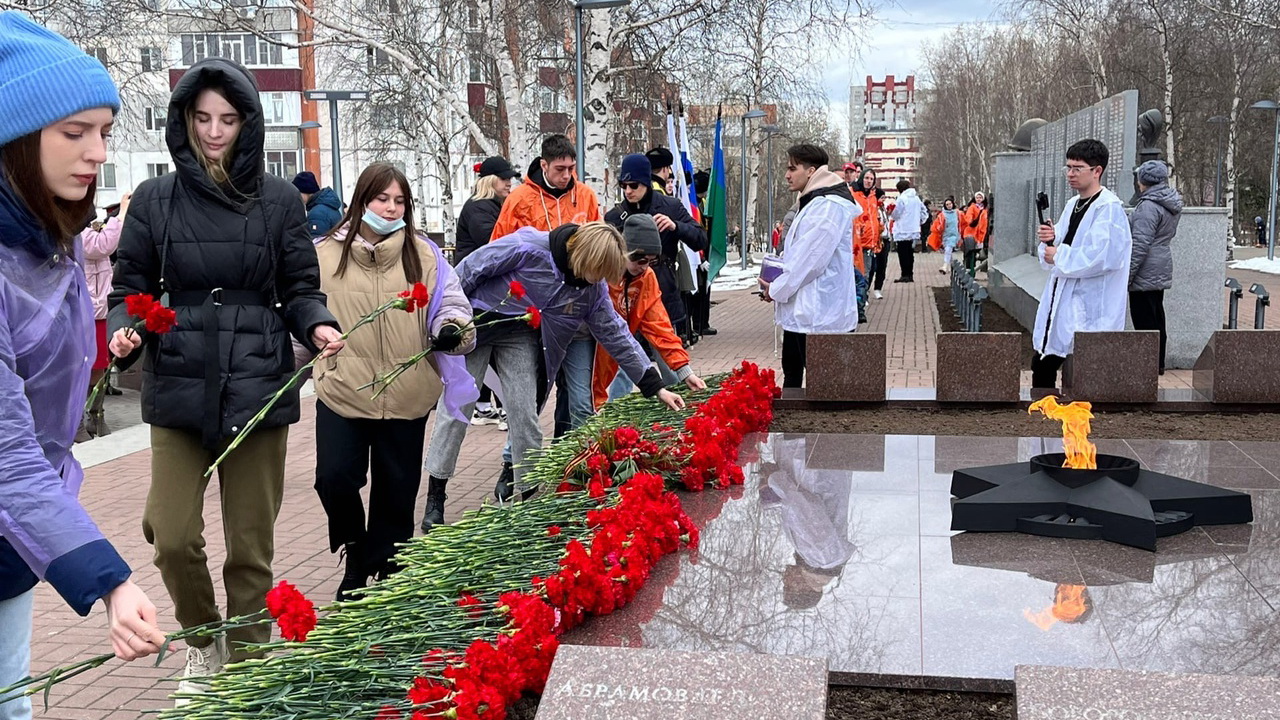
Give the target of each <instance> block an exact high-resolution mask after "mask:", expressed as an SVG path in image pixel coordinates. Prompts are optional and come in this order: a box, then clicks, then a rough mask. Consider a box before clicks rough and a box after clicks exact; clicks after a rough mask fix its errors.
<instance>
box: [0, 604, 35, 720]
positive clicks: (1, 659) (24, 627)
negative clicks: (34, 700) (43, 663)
mask: <svg viewBox="0 0 1280 720" xmlns="http://www.w3.org/2000/svg"><path fill="white" fill-rule="evenodd" d="M35 597H36V591H35V590H34V589H32V590H28V591H26V592H24V593H22V594H21V595H19V596H18V597H16V598H12V599H10V600H0V687H6V686H9V685H12V684H13V683H15V682H17V681H19V680H21V679H22V678H24V677H26V676H27V673H28V672H30V668H31V623H32V619H31V608H32V605H33V602H34V600H35ZM0 720H31V699H30V698H21V699H18V700H10V701H9V702H0Z"/></svg>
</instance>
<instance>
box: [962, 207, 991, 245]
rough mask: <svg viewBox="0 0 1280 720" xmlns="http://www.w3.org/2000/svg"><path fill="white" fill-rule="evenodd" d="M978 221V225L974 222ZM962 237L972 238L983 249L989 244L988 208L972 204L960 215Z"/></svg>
mask: <svg viewBox="0 0 1280 720" xmlns="http://www.w3.org/2000/svg"><path fill="white" fill-rule="evenodd" d="M974 220H977V221H978V223H977V225H974V224H973V221H974ZM960 236H961V237H967V238H968V237H971V238H973V239H974V240H976V241H977V242H978V246H979V247H981V246H982V245H983V244H985V243H986V242H987V208H986V206H985V205H983V206H979V205H977V204H974V203H970V204H969V207H967V208H965V211H964V212H963V213H961V214H960Z"/></svg>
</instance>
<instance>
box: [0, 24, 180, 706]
mask: <svg viewBox="0 0 1280 720" xmlns="http://www.w3.org/2000/svg"><path fill="white" fill-rule="evenodd" d="M0 108H4V111H3V112H0V687H4V686H7V685H10V684H12V683H14V682H17V681H18V680H21V679H22V678H23V677H25V676H26V675H27V674H28V668H29V665H30V661H31V628H32V598H33V597H34V594H35V591H34V590H33V588H34V587H35V585H36V582H37V581H38V580H45V581H47V582H48V583H49V584H50V585H52V586H53V588H54V589H55V590H57V591H58V594H59V595H61V596H62V598H63V599H64V600H65V601H66V602H67V604H68V605H70V606H71V607H72V609H74V610H75V611H76V612H77V613H79V614H80V615H88V614H89V611H90V610H91V609H93V606H94V604H95V603H96V602H97V601H98V600H99V599H101V600H103V601H104V602H105V604H106V610H107V623H108V625H109V626H110V637H111V645H112V649H113V650H114V651H115V653H116V655H117V656H118V657H120V658H121V659H123V660H135V659H137V658H140V657H143V656H145V655H150V654H151V653H154V652H157V651H158V650H159V649H160V646H161V645H162V644H163V643H164V634H163V633H162V632H160V631H159V630H158V629H156V609H155V606H154V605H152V604H151V602H150V601H149V600H148V599H147V596H146V595H145V594H143V592H142V590H140V589H139V588H138V587H137V586H136V585H134V584H133V582H132V581H130V580H129V575H130V572H131V571H130V569H129V566H128V565H127V564H126V563H125V561H124V559H123V558H121V557H120V554H119V553H117V552H116V550H115V548H113V547H112V546H111V543H109V542H108V541H107V540H106V539H105V538H104V537H103V536H102V533H101V532H100V531H99V530H98V527H97V526H96V525H94V523H93V520H91V519H90V518H89V515H88V513H86V512H85V509H84V507H83V506H81V505H80V502H79V500H77V499H76V494H77V492H78V491H79V490H80V483H81V481H83V479H84V471H83V470H81V468H80V464H79V463H77V462H76V459H75V458H74V457H72V455H71V444H72V441H73V439H74V438H75V435H76V428H77V426H79V424H80V418H81V415H82V413H83V412H84V399H85V396H86V394H87V392H88V386H89V372H90V370H91V369H92V368H93V360H94V355H95V353H96V345H95V342H94V327H93V299H92V297H91V296H90V294H89V287H88V284H87V282H86V280H85V274H84V253H83V250H82V248H81V246H80V242H79V239H78V237H77V235H76V234H77V233H78V232H79V231H80V229H81V228H83V227H84V224H85V218H87V217H88V216H89V214H90V213H91V212H92V211H93V196H94V190H95V183H96V181H97V176H98V168H99V167H100V166H101V165H102V163H103V162H105V161H106V158H107V149H106V138H107V135H108V133H109V132H110V130H111V126H112V123H113V122H114V119H115V113H116V111H117V110H119V108H120V97H119V95H118V94H117V93H116V88H115V85H114V84H113V83H112V81H111V77H110V76H109V75H108V74H107V71H106V69H105V68H104V67H103V66H102V64H101V63H99V62H98V61H97V60H94V59H93V58H91V57H89V56H88V55H86V54H85V53H84V52H83V51H82V50H80V49H79V48H77V47H76V46H74V45H72V44H71V43H70V42H68V41H67V40H66V39H64V38H62V37H61V36H59V35H57V34H55V33H53V32H51V31H49V30H46V29H45V28H43V27H40V26H39V25H36V24H35V23H33V22H31V21H30V20H28V19H27V18H26V17H25V16H23V15H21V14H19V13H17V12H5V13H0ZM30 717H31V704H30V702H29V701H28V700H27V699H25V698H22V699H9V700H8V701H5V699H4V698H0V720H26V719H27V718H30Z"/></svg>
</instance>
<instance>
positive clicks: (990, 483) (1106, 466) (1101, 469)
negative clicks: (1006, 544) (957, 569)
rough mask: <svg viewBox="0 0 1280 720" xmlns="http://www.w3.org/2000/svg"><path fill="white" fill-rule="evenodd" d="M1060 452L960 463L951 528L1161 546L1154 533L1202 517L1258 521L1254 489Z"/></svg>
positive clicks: (1180, 528)
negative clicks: (1070, 460)
mask: <svg viewBox="0 0 1280 720" xmlns="http://www.w3.org/2000/svg"><path fill="white" fill-rule="evenodd" d="M1065 460H1066V456H1065V455H1064V454H1062V453H1050V454H1047V455H1037V456H1036V457H1033V458H1031V460H1030V462H1025V463H1012V464H1009V465H990V466H987V467H978V468H969V469H965V470H956V471H955V473H953V474H952V476H951V494H952V495H955V496H956V497H957V498H959V499H957V500H956V501H955V502H954V503H952V508H951V510H952V512H951V529H952V530H968V531H973V532H1014V531H1017V532H1024V533H1028V534H1031V535H1045V536H1048V537H1061V538H1101V539H1103V540H1110V541H1111V542H1115V543H1120V544H1122V545H1131V546H1133V547H1138V548H1143V549H1144V550H1155V549H1156V538H1158V537H1167V536H1169V535H1176V534H1178V533H1180V532H1186V531H1187V530H1190V529H1191V528H1193V527H1195V526H1196V525H1234V524H1237V523H1247V522H1252V521H1253V502H1252V499H1251V498H1250V497H1249V495H1248V494H1246V493H1242V492H1236V491H1235V490H1225V489H1223V488H1218V487H1214V486H1212V485H1205V484H1204V483H1198V482H1193V481H1191V480H1185V479H1183V478H1179V477H1174V476H1172V475H1164V474H1162V473H1155V472H1151V471H1149V470H1143V469H1142V468H1141V467H1139V465H1138V462H1137V461H1136V460H1132V459H1130V458H1126V457H1120V456H1117V455H1099V456H1098V469H1097V470H1073V469H1069V468H1064V467H1062V464H1063V462H1064V461H1065Z"/></svg>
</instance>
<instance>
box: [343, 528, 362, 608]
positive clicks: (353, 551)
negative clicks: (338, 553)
mask: <svg viewBox="0 0 1280 720" xmlns="http://www.w3.org/2000/svg"><path fill="white" fill-rule="evenodd" d="M342 552H343V554H344V555H345V556H346V560H347V566H346V570H345V571H343V573H342V582H340V583H338V600H339V602H341V601H343V600H350V599H351V598H352V595H351V593H352V592H353V591H355V590H359V589H361V588H363V587H366V586H368V584H369V566H368V562H367V561H366V559H365V557H364V547H363V546H361V545H360V543H354V542H349V543H347V544H346V545H343V546H342Z"/></svg>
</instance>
